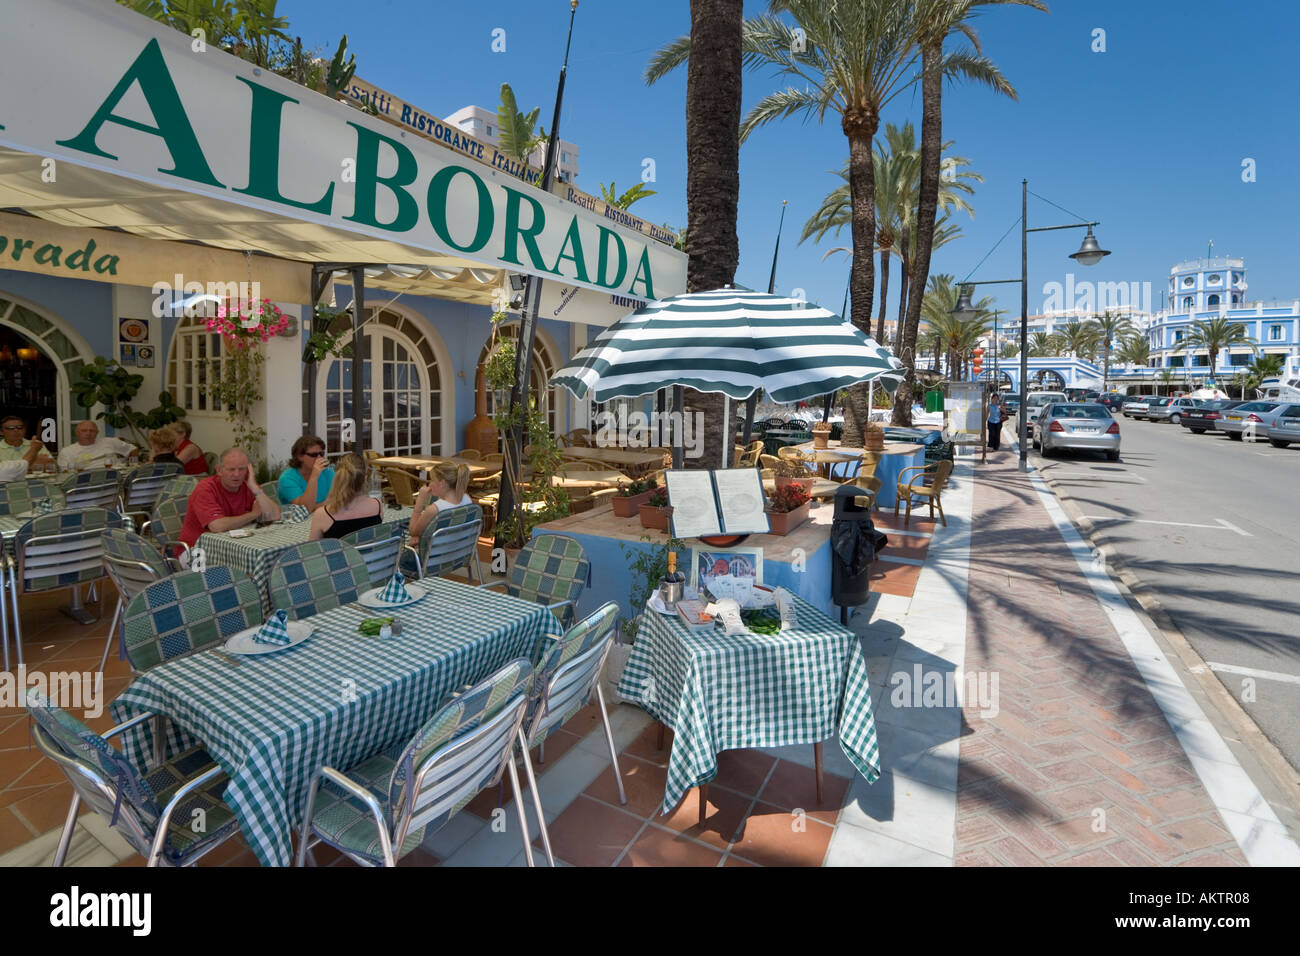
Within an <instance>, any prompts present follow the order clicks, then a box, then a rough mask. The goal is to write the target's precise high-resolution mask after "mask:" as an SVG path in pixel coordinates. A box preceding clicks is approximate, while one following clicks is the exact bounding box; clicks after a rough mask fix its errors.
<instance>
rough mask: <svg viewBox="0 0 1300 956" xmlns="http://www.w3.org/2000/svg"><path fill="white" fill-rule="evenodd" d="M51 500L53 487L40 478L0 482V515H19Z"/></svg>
mask: <svg viewBox="0 0 1300 956" xmlns="http://www.w3.org/2000/svg"><path fill="white" fill-rule="evenodd" d="M52 499H53V486H52V485H51V483H50V482H48V481H44V480H42V479H40V478H19V479H18V480H17V481H3V482H0V515H20V514H25V513H26V512H28V511H32V510H33V509H35V508H36V506H37V505H39V504H40V503H41V502H43V501H50V500H52Z"/></svg>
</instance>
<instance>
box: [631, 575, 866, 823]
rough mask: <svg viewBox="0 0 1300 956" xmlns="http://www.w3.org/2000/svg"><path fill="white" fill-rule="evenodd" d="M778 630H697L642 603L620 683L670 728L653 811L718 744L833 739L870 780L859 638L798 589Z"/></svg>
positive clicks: (705, 770)
mask: <svg viewBox="0 0 1300 956" xmlns="http://www.w3.org/2000/svg"><path fill="white" fill-rule="evenodd" d="M795 607H796V617H797V621H798V623H797V625H796V626H795V627H794V628H793V629H791V630H788V631H782V632H780V633H778V634H772V635H763V634H754V633H750V632H746V633H744V634H738V635H733V636H730V637H728V636H727V635H726V634H725V632H724V631H723V630H722V629H721V628H715V629H714V630H711V631H707V632H705V633H699V632H695V631H692V630H690V629H688V628H687V627H686V625H685V624H684V623H683V622H682V620H681V618H680V617H678V616H677V615H676V614H673V615H664V614H661V613H659V612H658V611H654V610H652V609H647V610H646V612H645V613H644V614H643V615H642V616H641V625H640V628H639V629H638V631H637V637H636V643H635V644H634V645H633V648H632V656H631V657H630V658H629V659H628V662H627V665H626V667H625V668H624V670H623V677H622V679H621V680H620V681H619V685H618V692H619V694H620V695H622V696H623V697H624V698H626V699H627V700H630V701H632V702H633V703H636V704H639V705H640V706H641V707H642V708H643V709H644V710H645V711H646V712H647V713H648V714H649V715H650V716H651V717H653V718H655V719H656V720H658V721H659V722H660V723H663V724H666V725H667V726H669V727H671V728H672V729H673V734H674V737H673V749H672V753H671V754H670V755H669V758H668V780H667V784H666V786H665V788H664V800H663V805H662V807H661V812H663V813H665V814H667V813H671V812H672V810H673V808H674V807H676V806H677V804H678V803H679V802H680V801H681V799H682V797H683V796H685V794H686V792H687V791H688V790H690V789H691V788H692V787H698V786H702V785H704V784H707V783H708V782H709V781H710V780H712V779H713V778H714V777H715V776H717V773H718V762H717V755H718V754H719V753H721V752H722V751H724V750H736V749H742V748H754V747H783V746H788V745H792V744H820V743H821V742H822V741H824V740H826V739H827V738H828V737H838V739H839V744H840V749H841V750H843V751H844V755H845V756H846V757H848V758H849V761H850V762H851V763H852V764H853V766H854V767H855V768H856V769H857V771H858V772H859V773H861V774H862V776H863V777H864V778H865V779H866V780H867V782H868V783H872V782H874V781H875V780H876V778H877V777H879V776H880V749H879V745H878V744H877V741H876V722H875V716H874V713H873V711H872V706H871V688H870V685H869V682H868V681H869V678H868V675H867V662H866V659H865V658H864V657H863V656H862V647H861V644H860V641H859V639H858V637H857V635H855V634H854V633H853V632H852V631H850V630H848V629H847V628H844V627H841V626H840V625H838V624H836V623H835V622H834V621H833V620H831V619H830V618H829V617H827V616H826V615H825V614H823V613H822V612H821V611H819V610H817V609H816V608H815V607H813V606H812V605H811V604H809V603H808V602H806V601H804V600H803V599H802V598H799V597H796V598H795Z"/></svg>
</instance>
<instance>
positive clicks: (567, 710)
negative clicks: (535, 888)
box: [516, 601, 627, 866]
mask: <svg viewBox="0 0 1300 956" xmlns="http://www.w3.org/2000/svg"><path fill="white" fill-rule="evenodd" d="M618 613H619V612H618V605H617V604H616V603H614V602H613V601H610V602H608V603H607V604H605V605H604V606H603V607H600V608H598V609H597V610H595V611H593V612H592V613H591V614H588V615H587V616H586V617H584V618H583V619H582V620H581V621H579V622H578V623H577V624H575V625H573V627H571V628H569V629H568V630H567V631H565V632H564V636H562V637H554V636H553V637H552V639H551V643H550V644H549V645H547V646H545V647H543V648H542V652H541V658H540V660H539V661H538V662H537V666H536V671H537V677H536V679H535V680H534V682H533V698H532V700H530V701H529V704H528V717H527V718H526V719H525V721H524V740H525V746H524V752H525V753H527V752H528V751H529V750H530V749H531V748H533V747H541V746H542V745H543V744H544V743H545V741H546V738H547V736H548V735H549V734H550V733H551V731H553V730H555V729H556V728H558V727H561V726H563V725H564V724H565V722H567V721H568V720H569V719H570V718H572V717H573V716H574V715H575V714H576V713H577V712H578V711H580V710H582V708H583V707H585V706H587V702H588V701H589V700H590V699H591V696H592V692H593V691H594V692H595V695H596V700H597V701H598V702H599V703H600V719H601V722H602V723H603V724H604V727H605V742H606V743H607V744H608V745H609V759H610V760H611V761H612V762H613V765H614V782H615V783H617V784H618V799H619V801H620V802H621V803H627V793H626V792H625V791H624V790H623V773H622V771H620V770H619V767H618V752H617V750H616V749H615V747H614V734H613V731H611V730H610V727H609V711H608V710H607V709H606V707H605V694H604V692H602V691H601V689H600V674H601V671H603V670H604V669H605V658H606V657H608V656H609V649H610V648H611V647H613V646H614V632H615V630H616V629H617V627H618ZM541 756H542V759H545V751H542V753H541ZM524 769H525V771H527V774H528V785H529V788H530V789H531V790H532V793H533V809H534V810H535V811H536V813H537V820H538V823H539V826H540V828H541V831H542V846H543V847H544V848H545V849H546V858H547V860H549V861H550V863H551V865H552V866H554V865H555V858H554V856H553V855H552V854H551V837H550V834H548V833H547V832H546V818H545V816H544V815H543V813H542V799H541V795H540V794H539V793H538V792H537V781H536V780H535V779H534V778H533V770H532V764H531V762H530V763H526V764H525V765H524ZM516 799H517V798H516Z"/></svg>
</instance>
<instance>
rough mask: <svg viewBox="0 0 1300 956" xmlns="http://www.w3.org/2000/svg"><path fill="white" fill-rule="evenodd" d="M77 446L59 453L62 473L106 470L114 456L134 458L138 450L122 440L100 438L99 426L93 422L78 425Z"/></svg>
mask: <svg viewBox="0 0 1300 956" xmlns="http://www.w3.org/2000/svg"><path fill="white" fill-rule="evenodd" d="M76 432H77V441H76V444H73V445H68V446H67V447H66V448H64V449H63V450H62V451H60V452H59V470H60V471H85V470H86V469H88V468H106V467H108V466H109V465H110V464H111V463H112V460H113V457H114V456H120V457H122V458H134V457H135V455H136V453H137V449H136V447H135V446H134V445H132V444H131V443H130V442H125V441H122V439H120V438H107V437H106V438H100V437H99V426H98V425H96V424H95V423H94V422H92V421H89V420H87V421H84V422H78V423H77V429H76Z"/></svg>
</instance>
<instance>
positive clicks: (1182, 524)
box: [1083, 515, 1254, 538]
mask: <svg viewBox="0 0 1300 956" xmlns="http://www.w3.org/2000/svg"><path fill="white" fill-rule="evenodd" d="M1083 517H1085V518H1087V519H1088V520H1089V521H1131V522H1133V523H1134V524H1167V525H1173V526H1174V527H1175V528H1209V529H1210V530H1211V531H1235V532H1236V533H1237V534H1239V535H1241V536H1242V537H1244V538H1253V537H1254V535H1253V534H1251V533H1250V532H1249V531H1242V530H1241V529H1240V528H1238V527H1237V526H1236V525H1235V524H1232V523H1230V522H1227V521H1224V520H1223V519H1222V518H1215V519H1214V520H1215V521H1217V522H1218V524H1192V523H1191V522H1189V521H1155V520H1153V519H1151V518H1125V517H1124V516H1123V515H1083Z"/></svg>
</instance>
